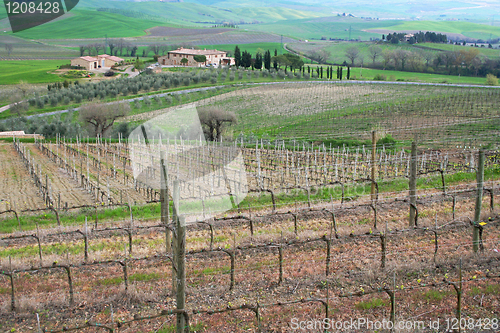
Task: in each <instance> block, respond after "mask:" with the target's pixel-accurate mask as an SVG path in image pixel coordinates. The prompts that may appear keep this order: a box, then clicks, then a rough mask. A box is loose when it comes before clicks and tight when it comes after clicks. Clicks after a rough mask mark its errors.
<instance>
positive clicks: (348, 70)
mask: <svg viewBox="0 0 500 333" xmlns="http://www.w3.org/2000/svg"><path fill="white" fill-rule="evenodd" d="M350 77H351V67H349V66H347V79H348V80H349V78H350Z"/></svg>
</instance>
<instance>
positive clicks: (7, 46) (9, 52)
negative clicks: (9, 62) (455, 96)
mask: <svg viewBox="0 0 500 333" xmlns="http://www.w3.org/2000/svg"><path fill="white" fill-rule="evenodd" d="M4 47H5V51H7V55H8V56H10V54H11V53H12V50H13V49H14V46H13V45H12V43H5V44H4Z"/></svg>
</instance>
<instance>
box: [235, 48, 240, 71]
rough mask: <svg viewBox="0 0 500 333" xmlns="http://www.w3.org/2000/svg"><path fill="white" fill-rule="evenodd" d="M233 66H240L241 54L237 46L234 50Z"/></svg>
mask: <svg viewBox="0 0 500 333" xmlns="http://www.w3.org/2000/svg"><path fill="white" fill-rule="evenodd" d="M234 64H235V65H236V67H239V66H240V65H241V52H240V48H239V47H238V45H236V47H235V48H234Z"/></svg>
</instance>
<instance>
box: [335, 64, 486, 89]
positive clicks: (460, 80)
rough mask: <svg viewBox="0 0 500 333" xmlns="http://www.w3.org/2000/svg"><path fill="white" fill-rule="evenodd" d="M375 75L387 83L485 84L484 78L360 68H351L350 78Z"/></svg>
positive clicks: (363, 77) (363, 78) (359, 78)
mask: <svg viewBox="0 0 500 333" xmlns="http://www.w3.org/2000/svg"><path fill="white" fill-rule="evenodd" d="M344 73H345V71H344ZM377 74H378V75H385V76H386V77H387V81H408V82H426V83H453V84H478V85H485V84H486V78H484V77H470V76H460V77H459V76H456V75H442V74H430V73H413V72H401V71H390V70H382V69H371V68H361V67H353V68H351V77H355V78H356V79H357V80H373V78H374V77H375V75H377Z"/></svg>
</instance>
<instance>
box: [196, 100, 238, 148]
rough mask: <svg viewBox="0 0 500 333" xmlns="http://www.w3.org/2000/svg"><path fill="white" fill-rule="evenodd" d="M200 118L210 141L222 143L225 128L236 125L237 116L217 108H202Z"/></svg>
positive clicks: (199, 112) (199, 111) (199, 110)
mask: <svg viewBox="0 0 500 333" xmlns="http://www.w3.org/2000/svg"><path fill="white" fill-rule="evenodd" d="M198 116H199V118H200V123H201V125H202V128H203V133H204V134H205V138H206V139H207V140H208V141H220V139H221V137H222V131H223V130H224V128H225V127H226V126H227V125H230V124H233V123H236V115H235V114H234V113H233V112H226V111H223V110H221V109H219V108H217V107H206V108H200V109H198Z"/></svg>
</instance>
